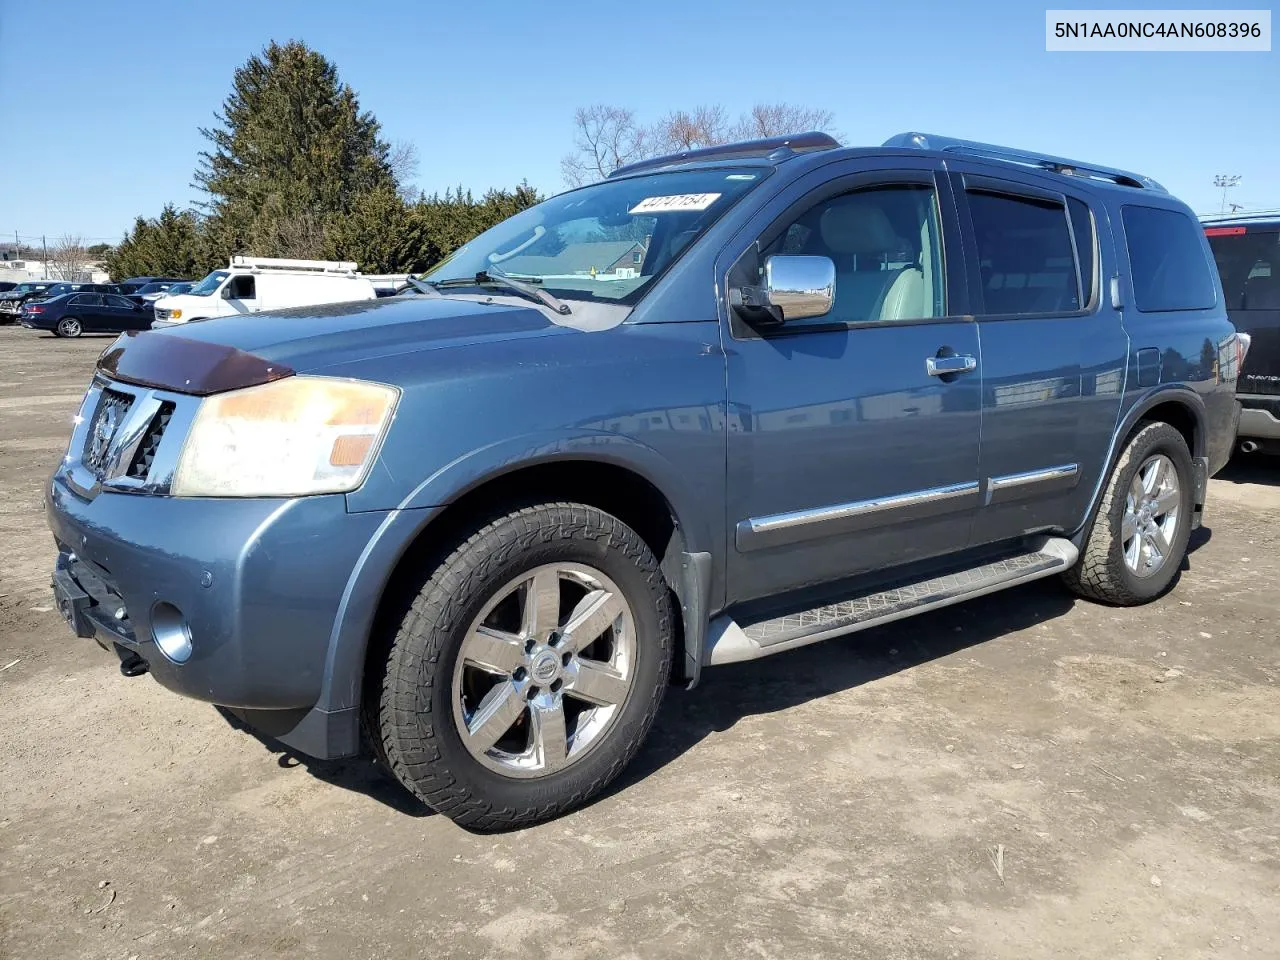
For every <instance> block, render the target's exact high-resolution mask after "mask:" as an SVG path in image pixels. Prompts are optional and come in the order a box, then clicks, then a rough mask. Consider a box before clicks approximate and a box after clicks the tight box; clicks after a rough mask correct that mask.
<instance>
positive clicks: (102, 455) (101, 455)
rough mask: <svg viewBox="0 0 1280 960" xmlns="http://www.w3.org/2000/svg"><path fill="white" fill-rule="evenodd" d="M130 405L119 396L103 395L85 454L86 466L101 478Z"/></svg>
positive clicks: (124, 398) (90, 429) (90, 431)
mask: <svg viewBox="0 0 1280 960" xmlns="http://www.w3.org/2000/svg"><path fill="white" fill-rule="evenodd" d="M129 404H130V401H129V399H128V398H127V397H122V396H120V395H119V394H113V393H103V395H102V402H101V403H100V404H99V405H98V413H97V415H96V416H95V417H94V418H93V424H92V426H90V428H89V438H88V442H87V443H86V444H85V452H84V462H85V465H86V466H87V467H88V468H89V469H90V470H92V471H93V472H94V473H95V474H97V475H98V477H99V478H101V477H102V474H103V472H104V471H105V470H106V466H107V455H108V453H110V451H111V441H112V440H114V439H115V435H116V431H117V430H118V429H119V428H120V422H121V421H122V420H123V419H124V415H125V413H126V412H127V411H128V409H129Z"/></svg>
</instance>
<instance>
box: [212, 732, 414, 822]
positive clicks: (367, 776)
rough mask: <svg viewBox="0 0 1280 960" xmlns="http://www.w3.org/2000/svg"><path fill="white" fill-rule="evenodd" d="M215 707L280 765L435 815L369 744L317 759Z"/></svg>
mask: <svg viewBox="0 0 1280 960" xmlns="http://www.w3.org/2000/svg"><path fill="white" fill-rule="evenodd" d="M215 709H216V710H217V711H218V714H219V715H220V716H221V717H222V719H223V720H225V721H226V722H227V724H228V725H229V726H231V727H232V728H233V729H235V730H238V731H240V732H241V733H243V734H246V735H247V736H250V737H252V738H253V739H255V740H257V741H258V742H259V743H260V744H262V746H263V747H264V748H265V749H266V750H267V751H268V752H270V753H273V754H275V755H276V763H278V764H279V765H280V766H281V767H286V768H293V767H302V768H303V769H304V770H306V771H307V773H309V774H311V776H313V777H315V778H316V779H317V780H323V781H324V782H325V783H328V784H331V785H333V786H335V787H341V788H342V789H343V790H350V791H352V792H353V793H362V794H364V795H365V796H367V797H370V798H371V799H373V800H377V801H378V802H379V803H382V804H385V805H386V806H388V807H390V808H391V809H392V810H395V811H396V812H397V813H403V814H404V815H405V816H409V817H429V816H432V815H434V814H435V811H434V810H432V809H431V808H430V807H428V806H427V805H426V804H425V803H423V802H422V801H421V800H419V799H418V798H417V797H415V796H414V795H413V794H411V793H410V792H409V791H408V790H406V789H405V788H404V787H402V786H401V785H400V784H399V783H397V782H396V781H395V780H394V779H393V778H392V776H391V774H390V772H389V771H386V770H383V769H382V766H381V764H380V763H379V761H377V760H376V759H374V757H373V755H372V753H371V752H370V751H369V749H368V747H367V746H365V747H364V748H363V751H362V752H361V754H360V755H359V756H356V757H348V758H346V759H343V760H317V759H315V758H314V757H308V756H304V755H303V754H300V753H296V752H295V751H293V750H291V749H290V748H289V747H286V746H285V745H284V744H283V743H281V742H280V741H278V740H273V739H272V738H271V737H268V736H267V735H266V734H263V733H259V732H258V731H257V730H254V729H253V728H252V727H250V726H248V725H247V724H245V722H244V721H243V720H241V719H240V718H239V717H237V716H236V715H235V714H234V713H231V712H230V711H229V710H225V709H223V708H222V707H216V708H215Z"/></svg>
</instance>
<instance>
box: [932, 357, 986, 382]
mask: <svg viewBox="0 0 1280 960" xmlns="http://www.w3.org/2000/svg"><path fill="white" fill-rule="evenodd" d="M924 368H925V370H927V371H928V372H929V376H931V377H941V376H943V375H945V374H948V373H970V372H972V371H974V370H977V369H978V361H977V360H975V359H974V358H973V357H964V356H953V357H929V358H927V359H926V360H925V362H924Z"/></svg>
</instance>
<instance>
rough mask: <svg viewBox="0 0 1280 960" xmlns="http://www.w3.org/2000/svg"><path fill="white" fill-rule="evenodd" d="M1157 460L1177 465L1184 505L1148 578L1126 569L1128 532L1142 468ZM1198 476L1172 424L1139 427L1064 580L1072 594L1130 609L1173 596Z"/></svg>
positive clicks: (1121, 455)
mask: <svg viewBox="0 0 1280 960" xmlns="http://www.w3.org/2000/svg"><path fill="white" fill-rule="evenodd" d="M1156 454H1163V455H1164V456H1166V457H1168V458H1169V460H1170V461H1171V462H1172V464H1173V467H1174V469H1175V470H1176V472H1177V481H1178V490H1179V493H1180V495H1181V499H1180V502H1179V504H1178V514H1177V529H1176V532H1175V533H1174V535H1173V537H1171V538H1170V540H1169V547H1170V550H1169V553H1168V555H1167V556H1166V557H1165V560H1164V562H1163V564H1162V565H1161V566H1160V567H1159V569H1157V570H1156V571H1155V572H1154V573H1152V574H1151V575H1149V576H1145V577H1142V576H1138V575H1137V574H1136V573H1135V572H1134V571H1132V570H1130V569H1129V567H1128V565H1127V564H1126V563H1125V558H1124V551H1123V542H1122V529H1123V523H1124V515H1125V509H1126V498H1127V495H1128V492H1129V489H1130V485H1131V484H1132V483H1133V479H1134V477H1135V475H1136V474H1137V472H1138V471H1139V469H1141V467H1142V465H1143V464H1144V463H1146V462H1147V461H1148V459H1149V458H1151V457H1153V456H1155V455H1156ZM1194 476H1195V471H1194V467H1193V465H1192V462H1191V453H1190V451H1188V450H1187V442H1186V440H1185V439H1184V438H1183V436H1182V434H1181V433H1179V432H1178V431H1177V430H1176V429H1175V428H1174V427H1172V426H1170V425H1169V424H1167V423H1160V422H1148V423H1143V424H1139V426H1138V429H1137V431H1136V432H1135V433H1134V435H1133V437H1132V438H1131V439H1130V440H1129V443H1128V444H1127V445H1126V447H1125V449H1124V451H1123V452H1122V453H1121V454H1120V458H1119V460H1117V461H1116V465H1115V468H1114V469H1113V470H1112V471H1111V476H1110V477H1109V478H1108V480H1107V486H1106V489H1105V490H1104V492H1103V495H1102V502H1101V504H1099V506H1098V512H1097V514H1096V515H1095V516H1094V518H1093V522H1092V523H1091V525H1090V526H1089V529H1088V533H1087V535H1086V537H1085V541H1084V545H1083V547H1082V549H1081V551H1080V559H1079V560H1078V561H1077V562H1076V565H1075V566H1074V567H1072V568H1071V569H1070V570H1068V571H1066V572H1065V573H1063V574H1062V579H1063V581H1064V582H1065V583H1066V585H1067V587H1068V589H1070V590H1071V591H1072V592H1073V593H1076V594H1079V595H1080V596H1082V597H1085V598H1087V599H1089V600H1096V601H1099V602H1101V603H1109V604H1114V605H1116V606H1124V607H1130V606H1137V605H1138V604H1143V603H1147V602H1149V601H1151V600H1154V599H1155V598H1157V597H1159V596H1160V595H1162V594H1163V593H1164V592H1165V591H1167V590H1168V589H1169V587H1170V586H1171V585H1172V584H1173V581H1174V579H1175V578H1176V577H1177V575H1178V570H1179V568H1180V567H1181V566H1182V560H1183V557H1184V556H1185V555H1186V552H1187V541H1188V539H1189V538H1190V536H1191V517H1192V511H1193V510H1194V507H1195V505H1194V503H1193V499H1194V497H1193V485H1194Z"/></svg>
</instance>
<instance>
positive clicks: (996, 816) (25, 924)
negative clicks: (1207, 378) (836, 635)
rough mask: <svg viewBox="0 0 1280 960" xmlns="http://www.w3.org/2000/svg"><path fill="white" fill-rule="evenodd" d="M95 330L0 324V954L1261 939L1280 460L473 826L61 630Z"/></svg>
mask: <svg viewBox="0 0 1280 960" xmlns="http://www.w3.org/2000/svg"><path fill="white" fill-rule="evenodd" d="M109 342H110V338H85V339H83V340H81V341H61V340H55V339H52V338H49V337H46V336H42V335H39V334H36V333H35V332H34V331H28V330H22V329H15V328H12V327H0V451H2V452H3V453H4V454H5V456H4V457H3V458H0V492H2V494H3V495H2V496H0V531H2V533H3V559H2V560H0V668H3V670H0V729H3V730H4V731H5V733H6V736H5V737H4V738H3V741H2V742H0V956H3V957H36V956H39V957H66V958H82V957H83V958H90V957H92V958H98V957H102V958H120V960H127V958H131V957H137V958H138V960H146V958H154V957H177V956H182V957H228V958H244V957H254V958H260V957H274V956H281V957H304V956H305V957H322V958H335V960H337V958H342V960H347V958H352V957H407V956H441V957H444V956H448V957H458V958H468V957H490V956H492V957H505V956H519V957H521V958H522V960H534V958H541V957H555V958H558V960H560V958H563V960H572V958H578V957H584V958H585V957H588V956H590V957H594V958H620V957H693V956H697V957H719V956H725V957H735V958H739V957H751V956H758V957H779V958H788V960H790V958H798V957H832V958H835V957H840V958H849V957H876V958H887V957H910V958H916V957H922V958H933V957H938V958H943V957H946V958H951V957H957V958H967V957H973V958H982V960H999V958H1010V960H1025V958H1028V957H1062V958H1072V960H1076V958H1081V957H1099V958H1108V960H1114V958H1126V957H1135V958H1136V957H1141V958H1148V960H1154V958H1157V957H1164V958H1166V960H1173V958H1179V960H1183V958H1194V957H1215V958H1216V957H1236V956H1244V955H1251V956H1261V957H1275V956H1280V910H1277V903H1278V902H1280V897H1278V893H1280V816H1278V815H1277V808H1278V807H1280V688H1278V686H1277V680H1278V679H1280V653H1277V644H1276V624H1277V622H1278V611H1280V599H1277V596H1276V584H1277V583H1278V582H1280V581H1278V580H1277V576H1278V574H1280V556H1278V555H1277V550H1276V542H1277V537H1278V536H1280V463H1276V464H1275V465H1269V464H1268V463H1267V462H1266V461H1247V462H1244V463H1236V464H1233V465H1232V466H1231V467H1230V468H1228V470H1227V472H1226V474H1225V475H1224V476H1223V477H1221V478H1219V479H1216V480H1214V481H1213V483H1212V484H1211V494H1210V496H1211V501H1210V506H1209V510H1208V512H1207V515H1206V518H1205V524H1206V526H1205V529H1203V530H1201V531H1199V532H1198V533H1197V534H1195V535H1193V540H1192V545H1193V547H1194V551H1193V552H1192V553H1191V555H1190V557H1189V560H1188V565H1187V569H1186V570H1185V572H1184V574H1183V576H1182V579H1181V582H1180V583H1179V584H1178V586H1177V588H1176V589H1175V590H1174V591H1173V592H1172V593H1171V594H1170V595H1169V596H1167V597H1165V598H1164V599H1163V600H1161V601H1159V602H1157V603H1154V604H1152V605H1150V606H1147V607H1144V608H1142V609H1139V610H1112V609H1107V608H1104V607H1098V606H1093V605H1090V604H1088V603H1085V602H1082V601H1073V600H1072V599H1071V598H1070V597H1068V596H1067V594H1065V593H1064V592H1063V591H1061V590H1060V589H1059V588H1058V587H1057V585H1056V583H1054V582H1048V583H1044V582H1042V583H1037V584H1031V585H1028V586H1025V587H1022V588H1019V589H1017V590H1016V591H1013V592H1009V593H1004V594H998V595H996V596H992V597H986V598H983V599H980V600H976V601H973V602H970V603H968V604H965V605H962V606H960V607H956V608H952V609H950V610H945V611H941V612H939V613H936V614H933V615H929V616H926V617H923V618H919V619H915V620H908V621H904V622H902V623H899V624H894V625H891V626H889V627H884V628H881V629H879V630H876V631H874V632H871V633H866V634H862V635H861V636H859V637H856V638H851V639H848V640H836V641H831V642H828V643H826V644H819V645H818V646H816V647H809V648H807V649H805V650H801V651H797V652H794V653H791V654H784V655H782V656H779V657H775V658H772V659H768V660H763V661H758V662H756V663H751V664H742V665H738V666H733V667H723V668H717V669H715V670H713V671H710V672H709V674H708V675H707V677H706V681H705V684H704V686H703V687H702V688H700V689H698V690H696V691H693V692H692V693H685V692H683V691H678V690H673V691H672V692H671V693H670V695H669V696H668V698H667V701H666V704H665V706H664V709H663V712H662V714H661V716H660V717H659V720H658V723H657V725H656V728H655V731H654V734H653V736H652V738H651V740H650V742H649V744H648V746H647V747H646V748H645V749H644V751H643V752H642V753H641V755H640V757H639V759H638V761H637V763H636V764H634V766H633V767H632V768H631V769H630V770H629V771H628V773H627V774H625V775H624V779H623V782H621V783H619V784H618V785H617V786H616V787H615V788H614V789H613V790H612V791H611V792H610V793H609V794H608V795H607V796H606V797H605V798H603V799H602V800H600V801H599V802H597V803H595V804H594V805H592V806H591V807H589V808H588V809H586V810H583V811H580V812H578V813H576V814H573V815H570V816H568V817H565V818H564V819H561V820H559V821H557V822H554V823H551V824H548V825H545V826H542V827H539V828H536V829H532V830H527V831H524V832H521V833H515V834H509V835H504V836H499V837H483V836H476V835H472V834H469V833H466V832H465V831H463V830H461V829H459V828H458V827H456V826H454V825H453V824H452V823H451V822H450V821H449V820H447V819H445V818H444V817H439V816H432V815H430V814H429V811H427V810H425V809H422V808H420V807H418V806H416V805H415V804H414V802H413V801H412V800H411V799H410V798H409V797H408V795H407V794H404V793H402V792H401V791H400V790H399V789H398V788H397V787H395V786H394V785H392V784H391V783H389V782H388V781H386V780H384V779H383V778H382V777H381V776H380V774H379V773H378V771H377V770H376V769H375V768H374V767H373V765H372V763H371V762H370V761H364V760H362V761H350V762H337V763H319V762H313V761H310V760H305V759H300V758H297V757H294V756H291V755H288V754H287V753H283V752H282V751H281V749H280V748H279V747H277V746H273V745H271V744H270V743H264V742H262V741H260V740H259V739H257V738H255V737H254V736H252V735H250V734H248V733H246V732H244V731H242V730H239V729H236V728H234V727H232V726H231V725H229V724H228V723H227V722H226V721H225V720H223V719H222V717H221V715H220V714H219V713H217V712H216V711H215V710H214V709H212V708H211V707H208V706H206V705H203V704H200V703H196V702H194V701H189V700H183V699H180V698H178V697H176V696H173V695H171V694H169V693H167V692H166V691H164V690H162V689H161V688H160V687H159V686H158V685H156V684H155V683H154V681H152V680H151V679H149V678H140V679H133V680H130V679H126V678H124V677H122V676H121V675H120V673H119V671H118V670H117V669H116V662H115V659H114V658H113V657H111V656H109V655H107V654H105V653H103V652H102V651H100V650H99V649H98V648H97V646H96V645H94V644H93V643H92V642H90V641H85V640H77V639H75V638H74V637H73V636H72V635H71V634H70V632H69V631H68V630H67V628H66V627H65V626H64V625H63V623H62V621H61V620H60V618H59V617H58V615H57V614H56V613H55V612H53V611H52V609H51V601H50V594H49V590H48V570H49V567H50V564H51V561H52V555H53V553H52V541H51V540H50V538H49V536H48V532H47V530H46V528H45V524H44V519H43V515H42V504H41V488H42V484H43V483H44V482H45V479H46V477H47V475H48V473H49V471H50V470H51V468H52V465H53V464H54V462H55V461H56V460H57V458H58V457H59V456H60V455H61V452H62V449H63V445H64V444H65V442H66V436H67V433H68V429H69V421H70V417H71V416H72V415H73V413H74V411H75V408H76V405H77V403H78V401H79V398H80V394H81V391H82V390H83V387H84V385H85V383H86V382H87V379H88V377H89V373H90V371H91V369H92V366H93V363H94V360H95V359H96V357H97V355H98V353H99V352H100V351H101V350H102V349H103V348H104V347H105V346H106V345H107V343H109Z"/></svg>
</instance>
